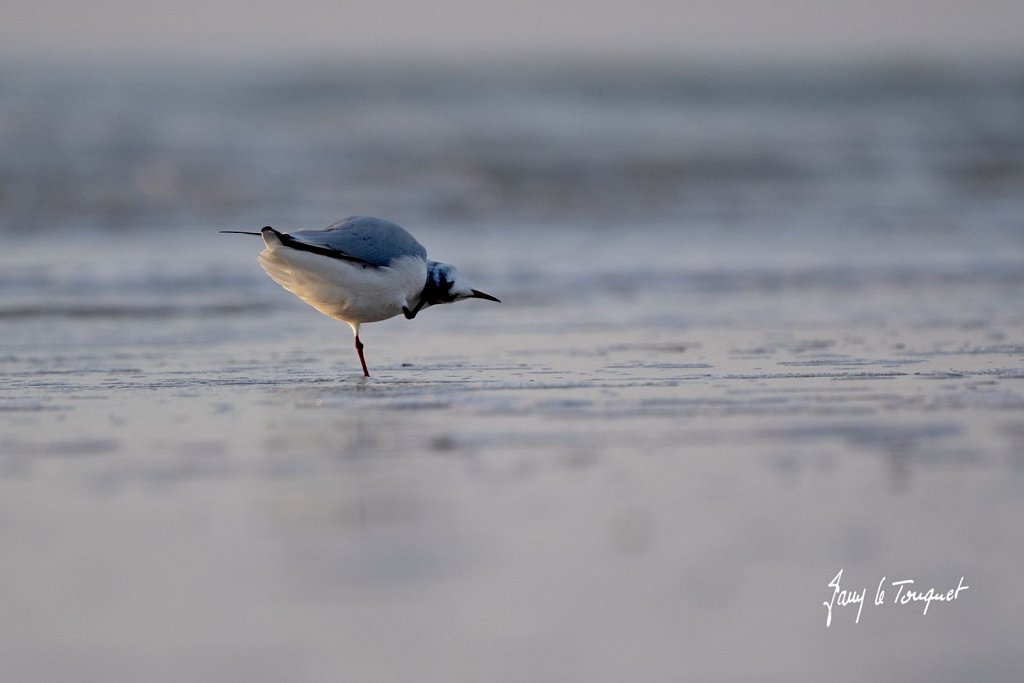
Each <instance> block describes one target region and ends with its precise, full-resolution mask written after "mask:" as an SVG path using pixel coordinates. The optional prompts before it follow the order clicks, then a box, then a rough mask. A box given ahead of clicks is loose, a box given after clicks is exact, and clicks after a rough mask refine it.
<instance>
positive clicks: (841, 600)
mask: <svg viewBox="0 0 1024 683" xmlns="http://www.w3.org/2000/svg"><path fill="white" fill-rule="evenodd" d="M842 579H843V570H842V569H840V570H839V573H838V574H836V575H835V576H834V577H833V578H832V580H831V581H829V582H828V587H829V588H831V589H832V596H831V598H829V599H828V600H827V601H826V602H823V603H821V604H823V605H824V606H825V613H826V614H825V627H826V628H827V627H829V626H831V625H832V611H833V609H834V608H836V607H849V606H850V605H856V606H857V616H856V618H855V619H854V620H853V623H855V624H859V623H860V615H861V612H862V611H863V610H864V602H865V598H866V597H867V593H868V589H867V588H862V589H860V590H857V589H852V590H847V589H846V588H843V587H842V586H841V585H840V582H841V581H842ZM885 579H886V577H884V576H883V577H882V579H881V580H880V581H879V582H878V588H877V589H876V590H875V600H874V604H875V605H876V606H880V605H884V604H885V589H886V583H885ZM889 585H890V586H892V587H893V588H895V589H896V595H895V596H893V599H892V604H894V605H907V604H909V603H912V602H923V603H924V611H923V612H922V614H924V615H926V614H928V608H929V607H931V604H932V603H933V602H952V601H954V600H956V599H957V598H958V597H960V591H965V590H967V589H968V588H970V586H965V585H964V577H962V576H961V577H960V581H959V582H958V583H957V585H956V588H950V589H949V590H946V591H937V590H935V589H934V588H929V589H928V590H920V589H918V588H914V587H913V586H914V579H902V580H900V581H891V582H890V583H889Z"/></svg>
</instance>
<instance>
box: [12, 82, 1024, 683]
mask: <svg viewBox="0 0 1024 683" xmlns="http://www.w3.org/2000/svg"><path fill="white" fill-rule="evenodd" d="M14 82H15V83H17V80H16V79H15V81H14ZM572 82H573V83H576V82H577V81H572ZM1016 82H1017V81H1013V83H1016ZM353 83H354V84H355V85H353ZM459 83H460V84H461V83H462V81H459ZM588 83H589V81H588ZM672 83H673V82H672V81H669V82H667V83H663V82H660V81H654V82H646V81H643V82H639V81H629V80H628V79H627V80H625V81H623V82H619V81H612V82H611V84H610V85H608V84H607V83H606V84H605V85H606V86H607V87H606V88H605V89H603V90H602V89H601V88H600V87H596V86H595V87H594V88H589V87H580V88H577V89H576V90H572V89H571V88H570V89H568V90H566V89H563V88H561V87H560V86H559V85H558V83H555V84H554V85H552V84H550V83H548V82H546V81H540V82H539V84H537V83H535V82H533V81H526V82H522V83H518V85H517V84H516V83H513V84H512V85H511V86H508V87H509V88H510V90H508V91H506V90H501V89H498V90H489V89H487V88H480V89H476V90H473V91H472V92H473V93H475V94H474V95H473V96H467V97H462V98H461V99H460V98H459V97H458V96H457V95H458V93H460V92H461V90H459V88H462V87H463V86H462V85H459V86H457V87H456V86H450V87H449V89H448V90H444V89H443V88H441V89H440V90H439V91H437V88H434V86H436V85H437V84H434V86H431V87H426V86H424V87H423V88H422V89H420V90H416V89H415V88H406V87H404V85H403V84H402V83H399V84H398V85H394V84H393V83H392V84H391V85H388V82H384V84H383V85H380V84H374V85H372V86H371V85H368V81H367V82H363V81H360V80H358V79H357V80H355V81H352V82H351V83H350V82H349V81H346V80H344V79H340V80H327V81H324V82H319V81H317V82H313V81H310V83H307V84H305V85H304V84H303V82H292V81H282V82H281V83H276V84H273V83H272V84H271V85H268V86H266V87H264V88H263V89H260V88H257V87H255V86H253V85H251V84H245V83H243V84H242V85H241V86H238V85H236V86H234V88H235V89H234V90H232V89H230V88H220V87H213V86H209V87H197V88H195V89H191V90H190V89H188V88H183V89H178V90H173V89H172V90H170V91H166V92H165V90H164V89H161V88H159V87H156V86H153V87H141V86H140V88H139V89H137V90H132V89H131V88H127V86H125V87H126V88H127V89H126V90H124V91H123V92H122V91H120V90H113V91H109V90H104V88H105V87H106V88H112V87H113V86H110V85H109V84H106V82H104V85H96V84H95V83H94V84H93V85H94V86H95V87H91V88H86V87H84V86H83V87H81V88H80V90H78V91H76V90H75V89H74V86H73V85H67V84H58V85H59V87H58V86H54V87H52V88H49V89H48V88H45V87H43V86H37V85H29V84H22V86H19V87H15V88H13V89H12V91H11V92H13V93H14V94H15V95H16V96H12V97H11V98H8V99H6V100H5V101H4V103H2V104H0V114H2V115H3V116H0V119H2V120H4V121H6V122H7V124H5V126H0V149H2V150H3V151H4V154H3V155H2V160H0V174H6V175H4V176H3V177H5V178H7V179H8V180H9V181H10V183H9V184H8V187H9V188H14V189H11V190H10V192H8V193H7V194H6V195H2V196H0V201H2V203H3V206H4V209H5V213H4V218H3V220H2V221H0V230H2V231H3V240H4V241H3V249H2V250H0V273H2V277H0V330H2V334H0V378H2V380H0V578H2V580H0V610H2V617H0V668H2V670H3V672H4V674H3V678H4V679H5V680H11V681H34V682H46V681H54V682H56V681H68V680H75V681H82V682H97V683H98V682H101V681H102V682H104V683H106V682H109V681H130V680H137V681H149V682H162V681H167V682H171V681H174V682H175V683H177V682H180V681H200V680H202V681H247V682H252V681H268V682H270V681H285V680H287V681H438V682H442V681H444V682H451V681H467V682H468V681H509V682H510V683H511V682H513V681H516V682H518V681H589V682H594V681H608V682H611V681H626V680H629V681H651V682H654V681H666V682H667V681H679V680H704V681H707V680H721V681H740V680H770V681H819V680H828V681H864V680H900V681H961V680H965V679H971V680H991V681H995V680H1015V679H1017V678H1019V674H1020V672H1021V671H1022V670H1024V653H1022V650H1021V648H1020V645H1019V637H1020V633H1021V632H1022V629H1024V616H1022V614H1024V612H1022V609H1024V603H1022V600H1021V597H1020V587H1019V576H1020V571H1019V568H1020V567H1021V566H1022V564H1024V526H1022V525H1021V519H1024V496H1022V495H1021V493H1022V489H1024V420H1022V417H1024V233H1022V225H1024V224H1022V223H1021V221H1020V216H1021V215H1022V214H1021V207H1022V205H1021V196H1024V195H1022V194H1020V193H1019V192H1017V191H1016V190H1015V189H1014V188H1017V189H1019V188H1020V187H1021V184H1020V183H1021V181H1020V178H1022V177H1024V176H1022V175H1020V170H1019V169H1020V168H1024V166H1022V165H1021V162H1020V158H1021V157H1020V152H1019V150H1020V149H1024V147H1022V146H1021V144H1020V137H1019V135H1020V131H1019V126H1018V127H1017V128H1016V129H1015V128H1014V126H1011V125H1010V122H1013V121H1016V123H1018V124H1019V118H1015V112H1019V111H1021V104H1020V103H1021V102H1022V101H1024V98H1022V97H1021V96H1020V93H1021V92H1024V91H1022V90H1021V89H1020V88H1019V87H1018V88H1017V89H1016V90H1013V89H1012V88H1011V89H1010V90H1009V91H1007V90H1005V89H1000V88H994V89H992V90H991V91H987V90H986V91H984V93H981V94H979V92H978V91H977V89H976V88H977V87H980V86H977V87H976V86H975V85H969V86H964V85H962V84H961V85H956V84H954V85H953V86H949V87H947V85H948V84H945V82H944V81H941V82H939V83H938V85H936V84H935V83H934V82H929V83H931V84H930V85H929V83H925V84H924V85H921V83H920V82H919V81H914V82H913V84H912V86H908V88H907V89H904V88H903V87H902V85H900V86H899V87H897V86H896V85H894V84H893V82H891V81H888V80H885V79H882V81H881V82H880V84H879V83H876V82H875V81H871V80H866V81H861V80H854V81H852V84H848V85H849V88H847V89H841V88H839V89H837V88H836V87H834V86H831V85H829V86H827V87H822V88H815V87H807V88H803V89H801V88H794V87H792V86H791V84H790V86H788V87H789V89H787V86H786V84H785V83H783V84H781V85H779V87H778V88H769V87H767V86H764V87H761V88H760V89H758V87H755V84H752V83H748V82H745V81H740V82H738V83H733V84H732V85H730V86H728V87H724V89H720V90H716V89H714V88H712V87H711V86H706V87H705V86H702V84H701V82H694V81H690V80H685V79H684V80H683V81H681V82H680V83H677V84H676V90H675V91H672V92H673V93H675V94H671V95H665V94H664V93H665V92H666V89H668V88H669V86H671V85H672ZM829 83H831V81H830V82H829ZM864 83H868V84H873V85H872V86H871V88H864V87H861V86H863V84H864ZM8 84H9V85H10V83H8ZM314 85H316V87H314ZM307 86H308V87H307ZM489 87H490V86H489ZM716 87H717V86H716ZM332 88H333V90H332ZM702 88H703V89H702ZM830 88H831V89H830ZM872 88H873V89H872ZM335 91H336V94H335V95H331V96H326V95H324V92H335ZM436 91H437V92H440V94H436ZM69 92H71V93H72V94H71V95H68V94H67V93H69ZM509 92H511V93H512V94H513V95H515V97H510V96H508V93H509ZM566 92H568V94H565V93H566ZM76 93H77V94H76ZM153 93H157V94H158V95H154V97H156V99H147V98H148V97H149V95H153ZM160 93H164V94H163V95H159V94H160ZM282 93H284V94H282ZM353 93H354V94H353ZM410 93H411V94H410ZM679 93H683V94H679ZM693 93H695V94H693ZM751 93H753V94H751ZM908 93H909V94H908ZM986 93H987V94H986ZM1007 93H1009V94H1007ZM137 95H139V96H137ZM142 95H145V96H142ZM983 95H984V96H983ZM160 97H163V98H164V99H160ZM62 98H67V99H62ZM410 98H411V99H410ZM54 102H57V103H58V104H59V103H62V102H72V103H76V104H77V105H79V106H74V107H72V106H67V107H64V106H63V105H61V106H56V105H55V104H54ZM182 102H185V103H186V104H181V103H182ZM353 102H354V104H353ZM410 102H411V103H413V104H415V105H416V107H415V108H413V107H411V106H409V107H403V106H398V105H403V104H409V103H410ZM513 102H514V103H515V104H514V105H513V104H512V103H513ZM979 102H980V103H981V105H984V106H983V107H982V108H981V109H978V108H977V106H981V105H979V104H978V103H979ZM375 103H379V104H375ZM967 104H970V105H971V106H967ZM947 105H948V106H947ZM961 105H962V106H961ZM975 105H977V106H975ZM516 107H518V108H516ZM242 110H244V112H245V116H235V114H238V113H239V112H240V111H242ZM328 110H330V116H328ZM39 111H43V112H49V113H50V118H46V117H43V116H40V115H37V114H34V112H39ZM56 111H59V112H63V113H60V114H56V113H54V112H56ZM396 111H397V112H408V111H416V112H418V114H419V115H418V116H415V117H414V116H409V117H408V118H403V116H402V115H399V114H397V113H395V112H396ZM338 112H342V113H341V114H339V113H338ZM383 112H390V114H389V116H390V118H388V117H385V116H382V113H383ZM247 117H248V118H247ZM346 117H347V118H346ZM794 117H795V118H794ZM12 122H13V123H12ZM228 122H230V125H229V123H228ZM342 123H344V126H347V127H344V130H342V129H341V128H337V127H338V126H342ZM39 127H42V128H39ZM1013 130H1016V131H1017V132H1016V134H1015V135H1016V137H1014V136H1013V135H1014V134H1013V133H1012V131H1013ZM40 131H42V132H40ZM339 131H340V132H339ZM1000 131H1002V132H1001V135H1003V137H999V136H997V135H996V133H997V132H1000ZM268 133H273V134H272V135H271V134H268ZM385 133H386V134H385ZM232 135H234V137H232ZM194 140H206V141H216V143H214V142H208V143H207V144H208V146H204V145H200V144H192V143H189V141H194ZM1007 140H1009V142H1007ZM33 141H35V142H33ZM39 141H46V142H45V144H42V143H40V142H39ZM414 143H415V144H414ZM190 144H191V145H192V146H190ZM985 145H988V146H987V147H986V146H985ZM400 149H401V150H404V151H403V154H404V156H392V157H389V156H388V154H389V153H394V154H398V152H397V150H400ZM723 150H724V151H723ZM1014 150H1017V151H1014ZM972 155H973V156H972ZM1000 155H1002V156H1000ZM993 159H995V161H992V160H993ZM371 161H372V162H373V163H376V164H377V165H376V166H373V165H368V164H370V162H371ZM399 162H400V163H399ZM957 164H961V165H959V166H958V165H957ZM124 168H130V169H132V170H131V172H130V173H129V172H127V171H123V169H124ZM12 169H13V170H12ZM261 173H262V174H263V175H261ZM332 173H333V174H334V175H331V174H332ZM242 179H245V180H244V181H243V180H242ZM122 181H125V182H127V183H128V184H127V185H124V184H122ZM19 182H20V183H21V184H20V185H19V184H17V183H19ZM12 183H13V184H12ZM133 183H134V184H133ZM245 183H248V184H245ZM289 183H290V184H289ZM125 187H128V189H127V190H126V189H124V188H125ZM27 188H35V190H37V191H38V192H37V194H35V195H32V194H31V193H28V189H27ZM41 188H49V189H48V190H44V189H41ZM374 188H376V189H374ZM374 192H377V193H378V194H374ZM357 199H358V200H359V201H358V202H357V201H356V200H357ZM431 201H436V203H434V204H431V203H430V202H431ZM474 202H476V203H474ZM342 204H345V205H346V206H352V207H353V208H352V209H351V210H348V211H349V212H350V213H351V212H355V211H357V210H359V211H365V212H367V213H369V212H370V210H372V211H373V213H379V214H381V215H384V216H387V217H389V218H394V219H396V220H399V221H400V222H402V223H403V224H405V225H406V226H407V227H408V228H409V229H410V230H412V231H413V232H414V234H416V236H417V237H418V238H420V240H421V241H422V242H423V243H424V244H425V245H426V246H427V247H428V249H429V251H430V254H431V256H432V257H434V258H437V259H440V260H444V261H450V262H452V263H455V264H457V265H458V266H459V268H460V270H461V271H462V272H463V273H464V274H466V275H467V276H468V277H470V278H471V280H472V281H473V283H474V285H475V286H477V287H478V288H480V289H482V290H484V291H486V292H488V293H491V294H493V295H495V296H498V297H500V298H501V299H502V303H501V304H493V303H490V302H486V301H469V302H463V303H458V304H455V305H452V306H445V307H438V308H435V309H431V310H427V311H424V312H423V313H422V314H421V315H420V316H418V317H417V319H416V320H414V321H411V322H410V321H406V320H404V319H401V318H399V319H392V320H389V321H385V322H381V323H377V324H371V325H367V326H366V327H365V328H364V330H363V340H364V341H365V343H366V354H367V360H368V363H369V366H370V369H371V372H372V373H373V376H372V377H371V378H369V379H364V378H363V377H361V376H360V372H359V367H358V363H357V359H356V355H355V352H354V350H353V348H352V338H351V334H350V331H349V330H348V329H347V327H346V326H344V325H343V324H341V323H338V322H336V321H332V320H329V319H327V318H324V317H322V316H320V315H319V314H317V313H316V312H315V311H313V310H312V309H310V308H308V307H307V306H305V305H304V304H303V303H301V302H300V301H298V300H296V299H295V298H293V297H292V296H291V295H289V294H288V293H286V292H284V291H283V290H281V289H279V288H278V287H277V286H276V285H275V284H274V283H273V282H271V281H270V280H269V279H268V278H266V277H265V276H264V274H263V273H262V272H261V271H260V270H259V267H258V265H257V263H256V254H257V253H258V251H259V249H260V244H259V240H258V239H256V238H251V237H244V236H238V235H221V234H218V233H217V230H218V229H224V228H234V229H253V228H258V227H259V226H260V225H262V224H264V223H268V222H269V223H272V224H274V225H275V226H277V227H280V228H282V229H287V228H288V227H291V225H294V224H302V225H305V226H306V227H320V226H322V225H326V224H327V223H329V222H331V221H333V220H335V219H337V218H340V217H341V216H342V215H344V214H343V213H342V214H336V213H334V211H335V210H336V209H337V206H340V205H342ZM353 205H356V206H353ZM271 206H273V207H275V209H274V211H276V212H277V213H274V212H272V211H270V210H269V208H268V207H271ZM413 206H419V207H421V208H420V209H418V210H417V211H413V210H412V209H411V208H410V207H413ZM241 207H245V208H244V209H243V208H241ZM299 207H301V208H299ZM366 207H368V208H366ZM457 207H461V212H460V211H459V210H456V209H457ZM283 215H287V216H289V217H288V218H282V216H283ZM417 217H418V219H417ZM307 219H308V220H307ZM304 221H305V222H304ZM840 572H841V574H840ZM907 582H913V583H907ZM830 584H831V585H830ZM958 589H959V590H958ZM929 590H931V591H932V592H931V593H930V594H929ZM929 596H930V597H931V600H930V601H928V600H927V599H917V598H928V597H929ZM935 596H939V597H940V598H942V599H941V600H940V599H936V597H935ZM911 598H913V599H911Z"/></svg>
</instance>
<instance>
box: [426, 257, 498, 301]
mask: <svg viewBox="0 0 1024 683" xmlns="http://www.w3.org/2000/svg"><path fill="white" fill-rule="evenodd" d="M421 298H422V300H423V306H424V307H426V306H433V305H435V304H450V303H453V302H455V301H461V300H462V299H487V300H488V301H498V302H499V303H500V301H499V300H498V299H497V298H495V297H493V296H491V295H490V294H484V293H483V292H481V291H480V290H478V289H473V287H472V286H471V285H470V284H469V283H468V282H467V281H466V278H464V277H462V275H460V274H459V271H458V270H456V269H455V266H453V265H451V264H448V263H438V262H437V261H430V262H429V263H428V264H427V283H426V285H424V287H423V294H422V295H421Z"/></svg>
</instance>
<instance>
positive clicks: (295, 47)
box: [0, 0, 1024, 242]
mask: <svg viewBox="0 0 1024 683" xmlns="http://www.w3.org/2000/svg"><path fill="white" fill-rule="evenodd" d="M1018 9H1019V8H1018V7H1017V6H1016V4H1015V3H1013V2H1009V1H998V0H983V1H982V2H977V3H971V4H970V6H967V5H964V4H963V3H956V2H940V1H932V2H927V1H917V0H897V1H895V2H880V1H878V2H876V1H874V0H871V1H867V2H858V3H831V4H828V5H822V4H821V3H817V2H812V1H810V0H806V1H805V0H789V1H788V2H780V3H758V2H753V1H749V0H731V1H727V2H714V3H712V2H661V1H660V0H645V1H643V2H641V3H639V4H627V3H587V2H574V1H568V0H562V1H558V2H553V3H551V2H515V3H513V2H497V1H489V2H460V1H459V0H441V1H439V2H432V3H428V4H417V3H406V2H401V1H399V0H384V1H383V2H373V3H369V2H367V3H362V2H354V3H350V2H340V3H339V2H326V1H324V2H317V1H305V2H299V3H297V4H294V5H289V6H288V7H287V8H285V7H283V6H276V5H272V4H267V3H262V4H256V5H253V4H251V3H242V2H227V1H224V0H220V1H215V2H191V1H188V2H184V3H176V4H174V5H173V6H171V5H158V4H156V3H144V4H141V5H140V4H138V3H132V2H118V1H115V0H100V1H99V2H93V3H77V2H56V1H50V0H43V1H40V2H11V1H8V2H4V3H3V5H2V6H0V18H2V22H0V60H2V61H0V89H2V93H3V97H2V99H0V230H3V231H5V232H9V231H15V230H16V231H25V232H29V233H31V234H39V233H41V232H47V231H52V230H62V231H63V230H71V231H73V232H80V231H83V230H91V229H98V230H102V231H106V230H116V231H146V230H156V229H168V228H172V229H182V228H186V227H187V228H197V229H201V230H203V231H205V230H211V229H214V228H224V227H231V228H241V227H246V226H249V227H252V226H256V225H257V224H258V225H263V224H265V223H271V224H275V225H278V224H281V225H283V226H297V225H302V226H305V227H319V226H322V225H326V224H328V223H330V222H332V221H333V220H334V219H335V217H337V216H341V215H348V214H351V213H367V214H379V215H385V216H389V217H391V218H392V219H394V220H397V221H399V222H401V223H412V224H416V223H417V222H420V223H422V222H424V221H428V222H431V223H437V224H444V225H446V226H456V225H475V226H480V225H482V224H492V225H493V224H501V225H502V226H505V227H507V226H512V225H519V226H526V225H529V224H531V223H537V222H540V223H543V224H544V225H545V226H548V227H550V226H551V225H557V226H561V227H565V228H566V229H568V228H569V227H570V226H571V225H580V224H585V225H588V226H592V225H596V224H604V223H610V224H613V225H622V224H623V221H627V222H628V221H632V223H633V224H634V225H633V227H634V228H635V227H636V225H635V224H636V223H640V224H649V223H652V222H657V221H662V222H665V221H668V222H672V223H673V224H675V225H680V221H686V222H689V224H690V226H691V228H696V227H699V226H700V225H702V224H704V223H705V222H706V221H713V222H714V224H715V225H716V226H719V227H720V228H722V229H728V228H729V227H730V226H731V227H733V228H736V227H753V228H754V230H755V232H756V233H757V234H762V235H763V234H766V233H775V232H778V231H782V232H792V231H794V230H797V231H800V230H804V229H806V230H808V231H809V235H808V236H813V235H820V234H821V232H822V231H826V232H828V231H849V230H858V229H870V230H880V231H882V233H888V232H891V231H893V230H896V231H900V230H912V231H914V233H915V234H921V233H920V232H919V231H922V230H924V231H927V232H929V233H947V234H948V232H949V231H951V230H952V231H965V232H970V233H971V234H972V237H971V241H972V242H973V240H974V239H975V238H976V237H977V233H978V232H979V231H981V232H985V233H986V234H988V232H989V231H990V230H995V231H996V232H999V231H1000V230H1003V229H1005V228H1006V227H1007V224H1008V223H1012V224H1013V226H1012V229H1011V232H1012V233H1013V234H1014V235H1018V234H1019V233H1017V232H1015V230H1016V229H1017V227H1019V226H1018V222H1019V221H1018V217H1019V215H1020V209H1021V205H1020V201H1021V197H1022V194H1024V193H1022V192H1021V187H1022V184H1024V161H1022V157H1024V152H1022V148H1024V141H1022V137H1024V132H1022V130H1024V126H1021V120H1022V111H1024V103H1022V99H1024V77H1022V76H1021V70H1020V69H1019V65H1020V63H1021V60H1022V59H1024V57H1022V55H1024V48H1022V47H1021V41H1020V40H1019V30H1018V29H1019V27H1020V22H1019V18H1018V16H1017V10H1018ZM979 215H982V216H983V220H978V217H979ZM968 224H970V225H968ZM996 237H997V238H998V239H1005V238H1006V237H1007V236H1006V235H1005V234H999V235H996Z"/></svg>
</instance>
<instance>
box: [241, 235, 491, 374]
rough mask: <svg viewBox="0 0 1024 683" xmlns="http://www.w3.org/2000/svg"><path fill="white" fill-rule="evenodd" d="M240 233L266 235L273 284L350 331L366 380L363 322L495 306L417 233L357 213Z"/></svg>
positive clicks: (263, 260) (264, 259)
mask: <svg viewBox="0 0 1024 683" xmlns="http://www.w3.org/2000/svg"><path fill="white" fill-rule="evenodd" d="M223 232H243V231H237V230H225V231H223ZM243 234H251V235H262V236H263V241H264V244H265V248H264V249H263V251H262V252H261V253H260V256H259V261H260V265H261V266H262V267H263V270H265V271H266V273H267V275H269V276H270V277H271V278H273V280H274V282H276V283H278V284H279V285H281V286H282V287H284V288H285V289H286V290H288V291H289V292H291V293H292V294H294V295H295V296H297V297H299V298H300V299H302V300H303V301H305V302H306V303H307V304H309V305H310V306H312V307H313V308H315V309H316V310H318V311H320V312H321V313H323V314H324V315H326V316H329V317H331V318H335V319H337V320H341V321H343V322H346V323H348V324H349V326H351V328H352V333H353V334H354V335H355V344H356V351H357V352H358V354H359V362H360V364H361V365H362V370H363V374H364V375H365V376H367V377H369V376H370V373H369V371H368V370H367V368H366V360H365V358H364V356H363V343H362V341H360V339H359V325H360V324H361V323H370V322H377V321H379V320H386V319H388V318H392V317H394V316H396V315H398V314H399V313H403V314H404V315H405V316H406V318H408V319H410V320H411V319H412V318H414V317H416V314H417V313H418V312H419V311H420V310H422V309H423V308H427V307H429V306H433V305H435V304H442V303H452V302H455V301H459V300H461V299H470V298H477V299H487V300H489V301H498V299H496V298H495V297H493V296H491V295H490V294H485V293H483V292H481V291H479V290H476V289H473V288H472V287H471V286H470V285H469V283H467V282H466V281H465V279H464V278H462V276H461V275H460V274H459V273H458V271H457V270H456V269H455V267H454V266H451V265H449V264H446V263H439V262H437V261H430V260H427V250H426V249H424V248H423V245H421V244H420V243H419V242H417V241H416V239H415V238H414V237H413V236H412V235H410V234H409V233H408V232H407V231H406V230H405V229H404V228H402V227H400V226H398V225H395V224H394V223H391V222H389V221H385V220H382V219H379V218H368V217H362V216H352V217H350V218H346V219H343V220H341V221H338V222H337V223H335V224H333V225H331V226H329V227H328V228H326V229H324V230H298V231H295V232H293V233H291V234H288V233H283V232H280V231H278V230H275V229H274V228H271V227H269V226H267V227H265V228H263V230H261V231H260V232H258V233H254V232H244V233H243Z"/></svg>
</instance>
